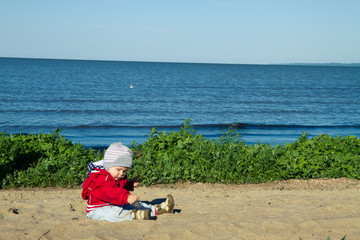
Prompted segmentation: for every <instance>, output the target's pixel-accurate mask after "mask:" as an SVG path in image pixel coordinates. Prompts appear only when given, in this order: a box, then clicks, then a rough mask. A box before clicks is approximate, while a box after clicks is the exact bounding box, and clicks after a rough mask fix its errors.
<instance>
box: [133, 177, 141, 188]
mask: <svg viewBox="0 0 360 240" xmlns="http://www.w3.org/2000/svg"><path fill="white" fill-rule="evenodd" d="M139 178H140V175H137V176H136V178H135V179H134V187H137V186H139V185H140V180H139Z"/></svg>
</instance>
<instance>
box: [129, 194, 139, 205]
mask: <svg viewBox="0 0 360 240" xmlns="http://www.w3.org/2000/svg"><path fill="white" fill-rule="evenodd" d="M137 200H139V196H136V195H131V194H130V195H129V196H128V199H127V202H128V203H130V204H134V203H135V202H136V201H137Z"/></svg>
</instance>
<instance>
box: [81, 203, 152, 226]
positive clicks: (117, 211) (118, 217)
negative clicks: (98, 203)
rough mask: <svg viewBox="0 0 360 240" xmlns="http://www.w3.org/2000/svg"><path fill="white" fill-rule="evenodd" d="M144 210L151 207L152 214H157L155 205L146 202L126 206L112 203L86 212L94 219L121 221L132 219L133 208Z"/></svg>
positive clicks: (87, 215) (88, 216)
mask: <svg viewBox="0 0 360 240" xmlns="http://www.w3.org/2000/svg"><path fill="white" fill-rule="evenodd" d="M132 209H137V210H144V209H150V210H151V213H150V216H152V217H154V216H155V207H154V206H153V205H150V204H146V203H144V202H135V203H134V204H132V205H130V204H126V205H125V206H116V205H110V206H105V207H100V208H95V209H94V210H92V211H91V212H89V213H88V214H86V217H87V218H90V219H94V220H98V221H101V220H105V221H109V222H121V221H125V220H132V215H131V210H132Z"/></svg>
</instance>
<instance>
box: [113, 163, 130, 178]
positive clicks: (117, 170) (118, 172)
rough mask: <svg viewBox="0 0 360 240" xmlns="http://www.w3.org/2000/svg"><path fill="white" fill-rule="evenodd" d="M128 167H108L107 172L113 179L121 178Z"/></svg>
mask: <svg viewBox="0 0 360 240" xmlns="http://www.w3.org/2000/svg"><path fill="white" fill-rule="evenodd" d="M129 169H130V168H128V167H118V166H115V167H111V168H109V169H108V172H109V173H110V175H111V176H112V177H113V178H114V179H115V180H118V179H123V178H124V177H125V176H126V172H127V171H128V170H129Z"/></svg>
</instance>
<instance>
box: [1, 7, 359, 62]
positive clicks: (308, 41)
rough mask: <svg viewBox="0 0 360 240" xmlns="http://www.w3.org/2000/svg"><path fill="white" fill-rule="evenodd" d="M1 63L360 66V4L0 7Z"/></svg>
mask: <svg viewBox="0 0 360 240" xmlns="http://www.w3.org/2000/svg"><path fill="white" fill-rule="evenodd" d="M0 57H31V58H62V59H100V60H124V61H162V62H215V63H243V64H268V63H270V64H271V63H304V62H306V63H330V62H340V63H354V62H357V63H359V62H360V0H153V1H151V0H31V1H30V0H0Z"/></svg>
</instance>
